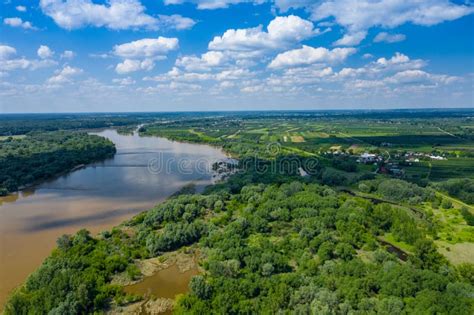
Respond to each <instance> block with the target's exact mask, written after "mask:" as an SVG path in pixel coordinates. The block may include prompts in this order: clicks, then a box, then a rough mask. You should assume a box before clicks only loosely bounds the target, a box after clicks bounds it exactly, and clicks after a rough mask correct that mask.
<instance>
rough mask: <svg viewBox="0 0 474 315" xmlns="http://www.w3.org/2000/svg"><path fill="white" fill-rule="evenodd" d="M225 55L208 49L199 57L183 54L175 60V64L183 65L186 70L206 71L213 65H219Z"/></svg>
mask: <svg viewBox="0 0 474 315" xmlns="http://www.w3.org/2000/svg"><path fill="white" fill-rule="evenodd" d="M225 59H226V56H225V55H224V53H222V52H220V51H209V52H207V53H205V54H202V55H201V57H196V56H184V57H181V58H179V59H177V60H176V66H179V67H183V68H184V69H186V70H187V71H207V70H210V69H211V68H213V67H218V66H221V65H222V64H223V63H224V62H225Z"/></svg>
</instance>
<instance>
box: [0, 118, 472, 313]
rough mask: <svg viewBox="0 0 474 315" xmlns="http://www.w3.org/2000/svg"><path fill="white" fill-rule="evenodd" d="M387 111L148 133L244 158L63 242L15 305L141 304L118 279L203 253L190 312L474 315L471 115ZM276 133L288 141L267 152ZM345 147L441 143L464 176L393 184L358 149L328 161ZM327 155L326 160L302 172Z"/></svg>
mask: <svg viewBox="0 0 474 315" xmlns="http://www.w3.org/2000/svg"><path fill="white" fill-rule="evenodd" d="M381 115H382V117H380V116H376V117H373V118H372V119H371V120H369V121H368V123H367V121H366V120H364V121H363V122H362V120H363V119H362V118H360V117H359V118H358V117H353V116H351V117H342V118H341V117H334V116H329V117H323V118H318V117H315V116H313V117H307V116H306V114H300V115H299V116H298V115H295V114H294V113H291V114H287V115H286V116H285V115H283V114H281V115H280V116H277V117H275V116H272V115H270V116H271V117H263V116H262V115H254V116H252V115H244V116H240V117H235V116H232V115H229V116H228V117H226V119H223V118H222V117H221V116H219V117H197V118H193V119H190V118H189V117H188V116H186V117H182V118H179V119H176V120H173V121H168V122H164V121H161V122H159V123H156V124H151V125H146V126H144V127H142V128H141V133H143V134H148V135H161V136H166V137H169V138H172V139H178V140H186V141H193V142H204V143H211V144H216V145H221V146H223V147H224V148H225V149H226V150H227V151H228V152H229V153H231V154H232V155H234V156H236V157H238V158H239V159H240V164H239V171H238V172H237V173H235V174H234V175H232V176H231V177H230V178H229V179H228V180H226V181H225V182H221V183H218V184H216V185H214V186H210V187H208V188H207V189H206V191H205V192H204V193H202V194H192V193H191V192H190V191H183V192H182V193H181V194H178V195H176V196H173V197H171V198H170V199H169V200H168V201H166V202H164V203H162V204H159V205H157V206H156V207H154V208H152V209H150V210H149V211H146V212H143V213H142V214H140V215H138V216H136V217H134V218H132V219H131V220H129V221H127V222H124V223H123V224H122V225H120V226H118V227H116V228H114V229H112V230H111V231H105V232H103V233H101V234H100V235H98V236H92V235H90V234H89V233H88V232H87V231H85V230H81V231H79V232H78V233H77V234H75V235H64V236H62V237H60V238H59V239H58V241H57V248H56V249H55V250H54V251H53V253H52V254H51V256H50V257H48V258H47V259H46V260H45V261H44V263H43V264H42V266H41V267H40V268H39V269H38V270H37V271H35V272H34V273H33V274H32V275H31V276H30V277H29V278H28V280H27V281H26V283H25V284H24V285H23V286H21V287H20V288H18V289H17V290H16V291H15V292H14V293H13V294H12V296H11V297H10V299H9V301H8V303H7V305H6V308H5V313H6V314H30V313H33V314H36V313H37V314H43V313H50V314H79V313H101V312H105V311H106V310H107V309H109V308H110V307H117V306H120V305H127V304H130V303H134V302H136V301H138V300H140V299H142V298H143V297H141V296H138V295H131V294H126V293H125V292H124V291H123V290H122V287H120V286H119V285H115V284H112V279H113V278H114V277H115V276H116V275H118V274H120V275H123V276H126V277H128V278H129V279H130V280H136V279H140V278H141V277H142V275H141V271H140V268H139V266H140V264H138V262H139V261H141V260H145V259H148V258H152V257H159V256H161V255H163V254H164V253H167V252H170V251H180V250H198V251H199V252H200V253H201V255H200V261H199V264H200V266H201V268H202V269H203V272H202V273H201V275H198V276H195V277H193V278H192V280H191V282H190V285H189V287H190V290H189V292H188V293H187V294H184V295H181V296H178V298H177V300H176V301H175V307H174V312H175V313H177V314H187V313H194V314H202V313H204V314H205V313H229V314H242V313H245V314H248V313H300V314H310V313H316V314H472V313H473V312H474V302H473V292H474V289H473V286H474V265H473V264H472V263H473V261H472V257H473V255H470V256H468V257H470V258H468V259H467V260H462V259H460V258H459V255H458V254H459V252H458V250H459V249H458V245H460V244H463V245H466V246H467V247H463V249H465V248H467V250H469V251H471V253H474V251H473V247H472V245H473V244H474V236H473V235H474V233H473V232H474V227H473V226H472V224H473V219H472V217H473V208H472V194H473V193H474V192H473V189H472V187H473V182H472V180H473V178H472V177H473V173H472V171H471V170H472V168H471V166H472V164H471V163H472V160H471V158H472V153H473V152H472V123H471V120H470V118H469V115H467V116H466V115H465V113H461V114H459V115H458V116H456V115H454V114H453V115H454V117H448V118H445V117H443V118H439V121H437V120H436V119H433V118H432V117H431V116H430V117H429V118H426V117H425V115H427V114H426V113H423V115H421V116H420V117H415V118H413V117H412V118H407V117H404V116H403V117H398V118H397V117H395V118H391V119H387V118H386V117H385V116H383V114H381ZM392 116H396V115H393V114H392ZM438 116H441V115H438ZM364 119H365V118H364ZM328 120H330V122H327V121H328ZM343 121H345V122H346V123H345V124H343ZM442 121H445V122H448V124H446V123H444V125H443V127H442V131H440V130H439V129H438V128H441V127H440V126H441V124H442ZM357 124H359V126H362V125H364V130H363V131H362V129H361V128H356V127H357ZM283 126H286V127H285V128H283ZM407 126H411V127H410V128H411V129H407ZM446 126H448V127H446ZM295 128H297V129H295ZM382 129H385V130H383V131H382ZM410 132H411V134H412V135H415V134H416V135H418V136H416V137H415V136H409V134H408V133H410ZM446 132H448V133H449V134H451V135H447V134H446ZM382 133H383V134H382ZM397 133H398V134H397ZM423 133H429V136H428V135H426V136H423ZM446 137H449V138H446ZM285 139H286V140H285ZM388 139H390V141H387V140H388ZM269 142H272V143H274V142H277V143H279V150H278V151H277V152H275V151H269V150H268V146H267V144H268V143H269ZM382 143H390V145H389V146H384V145H382ZM335 146H338V147H339V146H340V148H338V149H337V150H339V151H342V150H344V151H345V152H349V150H352V151H355V150H361V151H365V150H373V151H374V152H376V150H379V151H380V152H383V151H390V152H389V154H390V155H391V156H394V155H396V154H400V155H402V154H405V152H406V151H407V150H416V151H421V152H429V153H432V154H433V152H438V153H439V154H445V156H448V159H447V160H446V162H447V163H449V165H451V166H452V165H459V166H460V167H463V170H464V171H463V172H459V171H458V170H456V169H454V170H451V171H449V169H448V168H447V167H445V165H444V164H443V163H442V162H443V161H439V162H434V161H429V160H426V161H425V160H423V161H422V163H421V165H413V166H410V167H413V168H410V167H409V166H407V172H406V174H405V176H403V177H396V178H394V176H390V175H387V174H381V173H374V168H375V167H376V166H374V165H363V164H357V163H356V162H355V160H354V159H353V157H352V155H353V154H352V153H351V154H344V155H343V154H327V151H330V148H331V147H335ZM314 158H317V159H318V161H319V164H317V165H316V166H314V167H312V169H305V167H306V165H308V163H306V162H307V161H308V160H311V159H314ZM288 159H291V161H296V162H297V163H287V161H288ZM271 165H276V167H275V168H273V167H265V166H271ZM301 168H303V169H305V170H306V171H307V172H308V173H310V176H301V172H300V170H301ZM275 169H277V170H278V171H277V172H275V171H274V170H275ZM387 245H388V246H387Z"/></svg>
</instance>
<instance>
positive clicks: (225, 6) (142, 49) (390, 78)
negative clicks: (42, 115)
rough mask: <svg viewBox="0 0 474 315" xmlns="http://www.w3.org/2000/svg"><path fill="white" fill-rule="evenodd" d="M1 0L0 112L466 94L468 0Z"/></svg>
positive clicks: (373, 101) (427, 99)
mask: <svg viewBox="0 0 474 315" xmlns="http://www.w3.org/2000/svg"><path fill="white" fill-rule="evenodd" d="M0 1H3V2H2V3H1V10H0V22H1V25H0V113H7V112H84V111H85V112H90V111H93V112H101V111H177V110H254V109H292V110H296V109H347V108H352V109H367V108H420V107H430V108H431V107H441V108H448V107H470V108H473V107H474V92H473V91H474V39H473V38H474V14H473V13H474V3H472V2H471V1H448V0H411V1H410V0H321V1H315V0H313V1H310V0H164V1H161V0H153V1H144V0H142V1H140V0H108V1H101V0H93V1H92V0H40V1H31V0H29V1H27V0H23V1H13V0H10V1H8V0H0Z"/></svg>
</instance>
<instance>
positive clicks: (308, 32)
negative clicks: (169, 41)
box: [209, 15, 319, 51]
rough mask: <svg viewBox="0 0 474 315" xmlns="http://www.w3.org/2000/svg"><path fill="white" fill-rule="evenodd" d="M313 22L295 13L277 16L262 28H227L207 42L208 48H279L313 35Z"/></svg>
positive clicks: (314, 33)
mask: <svg viewBox="0 0 474 315" xmlns="http://www.w3.org/2000/svg"><path fill="white" fill-rule="evenodd" d="M318 33H319V30H317V29H316V30H315V29H314V26H313V23H312V22H310V21H307V20H304V19H302V18H300V17H298V16H295V15H289V16H278V17H276V18H275V19H273V20H272V21H271V22H270V24H269V25H268V27H267V31H264V30H263V27H262V26H261V25H260V26H258V27H254V28H246V29H229V30H227V31H226V32H225V33H224V34H223V35H222V36H216V37H214V39H213V40H212V41H211V42H210V43H209V49H210V50H234V51H252V50H254V49H281V48H284V47H287V46H288V45H289V44H291V43H296V42H299V41H302V40H304V39H307V38H310V37H312V36H315V35H317V34H318Z"/></svg>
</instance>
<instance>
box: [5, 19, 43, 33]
mask: <svg viewBox="0 0 474 315" xmlns="http://www.w3.org/2000/svg"><path fill="white" fill-rule="evenodd" d="M3 24H5V25H8V26H11V27H21V28H24V29H25V30H35V29H36V27H34V26H33V24H31V22H28V21H23V20H22V19H21V18H19V17H11V18H5V19H3Z"/></svg>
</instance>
